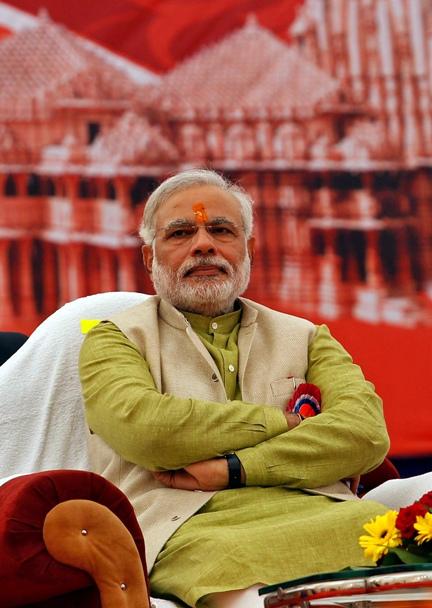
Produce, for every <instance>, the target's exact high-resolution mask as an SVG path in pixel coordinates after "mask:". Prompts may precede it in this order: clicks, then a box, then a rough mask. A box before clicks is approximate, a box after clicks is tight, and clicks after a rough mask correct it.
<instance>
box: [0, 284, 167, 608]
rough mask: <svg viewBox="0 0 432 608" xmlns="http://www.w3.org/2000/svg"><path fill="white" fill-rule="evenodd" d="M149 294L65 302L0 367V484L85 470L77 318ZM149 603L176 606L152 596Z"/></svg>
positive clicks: (102, 313)
mask: <svg viewBox="0 0 432 608" xmlns="http://www.w3.org/2000/svg"><path fill="white" fill-rule="evenodd" d="M147 297H148V296H147V295H145V294H142V293H134V292H112V293H111V292H110V293H101V294H96V295H93V296H87V297H85V298H79V299H77V300H74V301H73V302H69V303H68V304H65V305H64V306H63V307H62V308H60V309H59V310H57V311H56V312H55V313H53V314H52V315H51V316H50V317H48V319H46V320H45V321H44V322H43V323H42V324H41V325H40V326H39V327H38V328H37V329H36V330H35V331H34V332H33V333H32V334H31V336H30V337H29V339H28V340H27V341H26V342H25V343H24V344H23V346H22V347H21V348H20V349H19V350H18V351H17V352H16V353H15V354H14V355H13V356H12V357H11V358H10V359H8V360H7V361H6V363H4V364H3V365H2V366H0V395H1V400H0V408H1V410H0V446H1V447H0V485H2V484H3V483H6V481H8V480H9V479H12V478H13V477H17V476H18V475H21V474H25V473H33V472H35V471H44V470H49V469H84V470H88V469H89V458H88V454H87V427H86V424H85V420H84V416H83V411H84V410H83V401H82V397H81V386H80V382H79V377H78V353H79V350H80V347H81V343H82V341H83V339H84V335H83V334H82V333H81V325H80V322H81V320H83V319H105V318H107V317H110V316H111V315H113V314H114V313H116V312H119V311H121V310H124V309H125V308H129V307H130V306H134V305H135V304H139V303H140V302H142V301H144V300H145V299H146V298H147ZM152 604H153V605H154V606H155V608H177V606H178V605H177V604H175V603H174V602H171V601H167V600H159V599H153V598H152Z"/></svg>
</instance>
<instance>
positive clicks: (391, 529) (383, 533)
mask: <svg viewBox="0 0 432 608" xmlns="http://www.w3.org/2000/svg"><path fill="white" fill-rule="evenodd" d="M397 515H398V513H397V511H387V513H385V514H384V515H378V516H377V517H375V519H372V520H371V521H370V522H369V523H367V524H365V525H364V526H363V528H364V529H365V530H366V532H369V535H370V536H367V535H366V534H364V535H362V536H360V538H359V543H360V546H361V547H362V548H363V549H364V554H365V556H366V557H370V558H371V559H372V560H373V561H374V562H375V563H377V561H378V560H379V559H381V557H383V556H384V555H386V553H388V550H389V549H392V548H393V547H398V546H399V545H401V544H402V538H401V534H400V531H399V530H398V529H397V528H396V517H397Z"/></svg>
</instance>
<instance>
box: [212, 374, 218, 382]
mask: <svg viewBox="0 0 432 608" xmlns="http://www.w3.org/2000/svg"><path fill="white" fill-rule="evenodd" d="M212 380H213V382H218V377H217V376H216V374H215V373H213V374H212Z"/></svg>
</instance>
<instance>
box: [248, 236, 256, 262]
mask: <svg viewBox="0 0 432 608" xmlns="http://www.w3.org/2000/svg"><path fill="white" fill-rule="evenodd" d="M247 250H248V253H249V258H250V261H251V264H252V262H253V259H254V253H255V237H254V236H251V237H250V238H249V239H248V241H247Z"/></svg>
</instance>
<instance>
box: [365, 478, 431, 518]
mask: <svg viewBox="0 0 432 608" xmlns="http://www.w3.org/2000/svg"><path fill="white" fill-rule="evenodd" d="M431 490H432V471H431V472H429V473H424V474H423V475H417V476H415V477H407V478H406V479H389V480H388V481H385V482H384V483H382V484H381V485H380V486H378V487H376V488H374V489H373V490H370V491H369V492H367V493H366V494H365V495H364V496H363V498H366V499H368V500H377V501H378V502H380V503H382V504H383V505H386V506H387V507H390V509H400V508H401V507H407V506H408V505H411V504H412V503H413V502H414V501H415V500H418V499H419V498H420V497H421V496H423V494H426V492H430V491H431Z"/></svg>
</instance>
